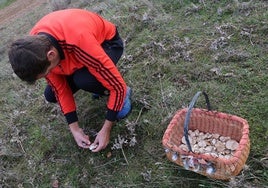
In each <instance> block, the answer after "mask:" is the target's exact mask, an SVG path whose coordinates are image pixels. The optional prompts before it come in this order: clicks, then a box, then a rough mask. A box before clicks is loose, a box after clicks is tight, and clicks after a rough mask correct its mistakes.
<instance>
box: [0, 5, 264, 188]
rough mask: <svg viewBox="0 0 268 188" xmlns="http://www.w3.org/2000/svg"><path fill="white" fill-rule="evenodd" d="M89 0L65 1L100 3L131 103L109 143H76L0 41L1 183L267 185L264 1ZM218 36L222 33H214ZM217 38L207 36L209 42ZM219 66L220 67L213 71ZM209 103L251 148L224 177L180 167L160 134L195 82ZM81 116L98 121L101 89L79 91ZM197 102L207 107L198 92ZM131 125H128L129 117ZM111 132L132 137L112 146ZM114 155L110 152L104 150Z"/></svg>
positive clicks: (33, 14) (7, 38)
mask: <svg viewBox="0 0 268 188" xmlns="http://www.w3.org/2000/svg"><path fill="white" fill-rule="evenodd" d="M237 2H238V1H227V0H224V1H197V0H196V1H184V0H178V1H171V0H167V1H164V0H155V1H149V0H142V1H130V0H126V1H122V0H112V1H109V2H108V1H107V2H103V1H94V3H93V2H92V3H85V2H83V3H82V1H76V2H73V3H72V4H71V5H70V6H71V7H72V6H73V7H81V8H86V9H88V10H97V11H99V10H102V15H103V16H104V17H106V18H107V19H109V20H111V21H112V22H114V23H116V25H117V26H118V29H119V31H120V34H121V36H122V38H123V39H124V40H125V44H126V49H125V52H124V55H123V57H122V59H121V61H120V62H119V68H120V71H121V72H122V74H123V76H124V78H125V80H126V82H127V83H128V85H130V86H131V87H132V88H133V90H134V93H133V111H132V114H131V115H130V116H129V117H128V118H127V119H125V120H123V121H120V122H118V123H117V124H116V125H115V127H114V128H113V130H112V133H111V141H110V144H109V145H108V147H107V148H106V149H105V150H103V151H101V152H99V153H91V152H89V151H87V150H82V149H79V148H78V147H77V146H76V144H75V141H74V140H73V138H72V135H71V133H70V131H69V130H68V125H66V122H65V119H64V117H63V116H62V114H61V112H60V110H59V108H58V106H57V105H52V104H48V103H46V102H45V101H44V98H43V96H42V94H43V89H44V87H45V82H44V81H39V82H38V83H37V84H36V85H35V86H27V85H25V84H24V83H22V82H21V81H20V80H19V79H18V78H17V77H14V76H13V75H12V70H11V68H10V66H9V64H8V58H7V49H6V48H1V50H0V63H1V68H0V81H1V90H0V95H1V99H0V104H1V113H0V122H1V124H0V172H1V173H0V185H2V186H3V187H51V185H52V183H53V182H55V180H57V181H58V182H59V185H60V187H211V188H214V187H267V182H268V174H267V170H268V169H267V168H268V164H267V155H268V147H267V140H268V119H267V114H268V111H267V109H268V98H267V96H268V88H267V82H268V76H267V73H268V70H267V58H268V55H267V54H268V53H267V52H268V51H267V44H268V39H267V37H266V36H267V33H268V28H267V7H268V4H267V2H266V1H254V2H252V3H247V2H244V3H241V1H239V2H240V3H237ZM48 12H49V9H48V7H47V6H45V5H41V7H39V8H37V9H35V10H33V11H30V12H28V13H26V14H25V16H24V17H21V18H18V19H17V20H16V22H18V24H16V23H8V24H6V25H4V26H1V31H0V32H1V37H2V39H1V41H0V45H1V46H7V45H8V44H9V43H10V42H11V41H12V40H13V38H14V37H19V36H20V35H24V34H25V33H27V32H28V31H29V29H30V28H31V27H32V26H33V24H34V23H35V22H36V21H37V20H38V19H39V18H40V17H42V15H45V14H46V13H48ZM220 37H224V40H223V41H221V42H219V39H220ZM213 44H214V45H213ZM213 70H217V72H215V71H213ZM200 90H204V91H206V92H207V93H208V95H209V98H210V101H211V104H212V107H213V109H215V110H218V111H222V112H225V113H230V114H234V115H237V116H240V117H242V118H245V119H246V120H247V121H248V123H249V125H250V141H251V150H250V154H249V158H248V160H247V162H246V166H245V169H243V170H242V172H241V173H240V174H239V175H238V176H237V177H235V178H233V179H232V180H231V181H220V180H215V179H209V178H207V177H204V176H201V175H198V174H196V173H193V172H191V171H186V170H184V169H183V168H181V167H179V166H177V165H176V164H174V163H172V162H170V161H168V160H167V159H166V158H165V153H164V149H163V147H162V143H161V140H162V137H163V134H164V131H165V130H166V128H167V126H168V124H169V121H170V120H171V118H172V116H173V115H174V113H175V112H176V111H177V110H178V109H181V108H182V107H183V106H187V105H188V104H189V102H190V100H191V98H192V97H193V96H194V94H195V93H196V92H197V91H200ZM75 97H76V101H77V105H78V114H79V119H80V126H81V127H82V128H83V129H85V130H86V131H88V130H90V129H96V130H98V129H100V127H101V125H102V123H103V120H104V119H103V117H104V114H105V100H106V99H105V98H103V99H101V100H97V101H93V100H91V95H90V94H88V93H86V92H82V91H81V92H78V93H77V95H76V96H75ZM197 106H198V107H205V103H204V99H203V98H200V100H198V103H197ZM128 126H134V128H135V129H134V132H131V131H130V130H129V129H128V128H127V127H128ZM118 135H120V136H121V137H123V138H125V139H127V140H129V139H130V138H132V137H133V136H135V137H136V139H137V144H136V145H135V146H133V147H130V146H129V145H124V146H123V147H122V149H112V147H113V146H114V144H115V143H116V139H118ZM110 155H111V156H110Z"/></svg>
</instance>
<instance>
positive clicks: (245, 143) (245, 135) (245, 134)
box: [162, 108, 250, 164]
mask: <svg viewBox="0 0 268 188" xmlns="http://www.w3.org/2000/svg"><path fill="white" fill-rule="evenodd" d="M187 111H188V108H183V109H180V110H178V111H177V112H176V113H175V115H174V116H173V118H172V119H171V121H170V123H169V125H168V127H167V129H166V131H165V133H164V135H163V138H162V145H163V147H164V148H167V149H171V150H173V151H175V152H178V153H180V154H181V155H192V156H195V157H202V158H204V159H209V160H211V159H215V161H218V160H219V158H213V157H211V155H210V154H197V153H192V152H185V151H183V150H181V149H180V148H179V147H178V146H176V145H174V144H172V143H170V142H169V137H170V135H171V132H172V129H173V128H174V127H175V126H177V125H176V121H177V119H178V117H180V116H182V115H184V114H185V113H186V112H187ZM192 113H202V114H205V115H208V116H213V117H216V118H220V119H228V120H234V121H237V122H239V123H242V124H243V128H242V137H241V139H240V141H239V147H238V149H237V150H236V151H235V153H234V155H233V156H232V157H231V158H229V159H224V158H220V159H221V161H222V162H223V163H225V164H230V163H234V162H235V161H237V160H238V159H239V156H240V154H241V152H242V151H243V150H244V149H246V147H248V150H249V147H250V141H249V125H248V122H247V120H245V119H243V118H241V117H239V116H236V115H232V114H228V113H223V112H218V111H208V110H207V109H203V108H193V109H192Z"/></svg>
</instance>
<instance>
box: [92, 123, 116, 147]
mask: <svg viewBox="0 0 268 188" xmlns="http://www.w3.org/2000/svg"><path fill="white" fill-rule="evenodd" d="M112 126H113V122H111V121H108V120H106V121H105V122H104V125H103V127H102V129H101V130H100V131H99V133H98V135H97V137H96V139H95V141H94V143H93V144H92V145H97V147H96V148H95V149H92V150H91V151H92V152H98V151H100V150H102V149H104V148H106V146H107V145H108V144H109V141H110V132H111V129H112Z"/></svg>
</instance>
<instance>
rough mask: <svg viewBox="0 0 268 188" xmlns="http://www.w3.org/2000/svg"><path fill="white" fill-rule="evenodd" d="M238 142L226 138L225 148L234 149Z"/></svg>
mask: <svg viewBox="0 0 268 188" xmlns="http://www.w3.org/2000/svg"><path fill="white" fill-rule="evenodd" d="M238 146H239V144H238V142H237V141H235V140H228V141H227V142H226V148H227V149H230V150H233V151H235V150H236V149H237V148H238Z"/></svg>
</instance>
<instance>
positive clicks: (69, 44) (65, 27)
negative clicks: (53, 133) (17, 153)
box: [30, 9, 126, 123]
mask: <svg viewBox="0 0 268 188" xmlns="http://www.w3.org/2000/svg"><path fill="white" fill-rule="evenodd" d="M40 33H45V34H48V35H50V36H51V37H50V39H51V40H52V43H53V45H54V46H55V47H56V48H57V49H58V51H59V53H60V57H61V61H60V63H59V65H58V66H56V67H55V68H53V69H52V70H51V71H50V73H49V74H48V75H47V76H46V79H47V81H48V83H49V84H50V85H51V86H52V88H53V89H54V92H55V94H56V97H57V100H58V102H59V104H60V107H61V109H62V111H63V113H64V115H65V116H66V118H67V121H68V123H72V122H74V121H77V115H76V105H75V100H74V97H73V94H72V92H71V89H70V88H69V85H68V84H67V81H66V77H65V76H66V75H71V74H72V73H74V71H75V70H77V69H80V68H82V67H87V68H88V70H89V72H90V73H91V74H92V75H94V76H95V77H96V79H97V80H98V81H99V82H101V83H102V85H103V86H104V87H106V88H107V89H108V90H109V91H110V95H109V99H108V102H107V108H108V112H107V114H106V119H108V120H110V121H114V120H115V118H116V114H117V112H118V111H120V110H121V108H122V106H123V102H124V98H125V95H126V84H125V82H124V80H123V78H122V76H121V74H120V73H119V71H118V69H117V68H116V66H115V65H114V63H113V62H112V60H111V59H110V58H109V56H107V54H106V53H105V52H104V50H103V49H102V47H101V44H102V43H103V42H104V41H105V40H110V39H112V38H113V37H114V36H115V33H116V27H115V25H114V24H112V23H111V22H108V21H107V20H105V19H103V18H101V17H100V16H99V15H97V14H95V13H92V12H89V11H86V10H81V9H66V10H60V11H55V12H52V13H50V14H48V15H46V16H44V17H43V18H42V19H41V20H40V21H38V22H37V23H36V25H35V26H34V27H33V28H32V30H31V31H30V35H37V34H40Z"/></svg>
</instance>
